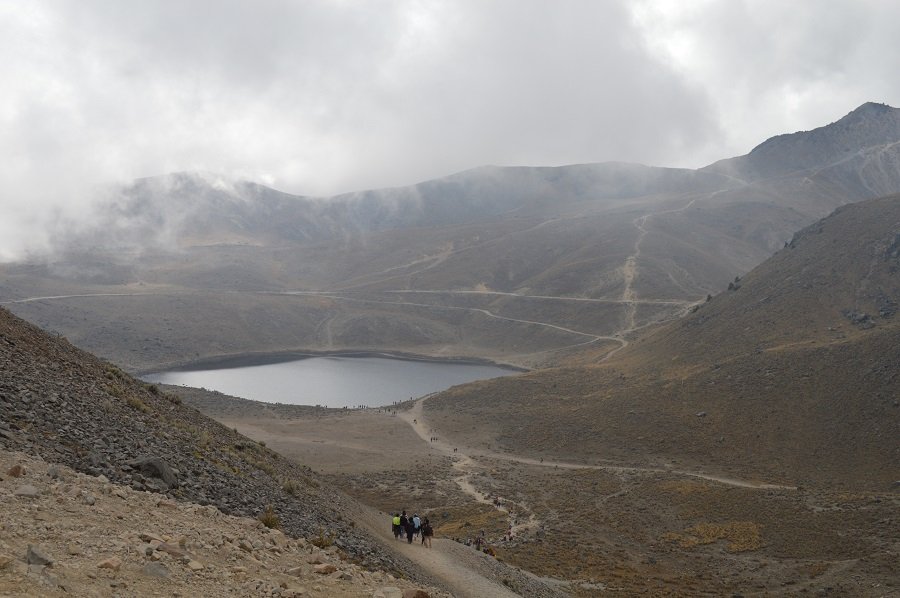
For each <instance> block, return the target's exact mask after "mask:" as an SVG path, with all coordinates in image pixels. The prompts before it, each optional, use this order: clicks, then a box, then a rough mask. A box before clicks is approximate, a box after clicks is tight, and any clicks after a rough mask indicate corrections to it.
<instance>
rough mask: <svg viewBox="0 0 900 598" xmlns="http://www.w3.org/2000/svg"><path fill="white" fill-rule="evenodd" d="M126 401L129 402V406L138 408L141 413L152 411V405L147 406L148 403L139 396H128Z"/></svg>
mask: <svg viewBox="0 0 900 598" xmlns="http://www.w3.org/2000/svg"><path fill="white" fill-rule="evenodd" d="M125 402H126V403H128V406H129V407H131V408H132V409H136V410H138V411H140V412H141V413H150V407H147V404H146V403H144V401H142V400H140V399H139V398H137V397H128V398H127V399H125Z"/></svg>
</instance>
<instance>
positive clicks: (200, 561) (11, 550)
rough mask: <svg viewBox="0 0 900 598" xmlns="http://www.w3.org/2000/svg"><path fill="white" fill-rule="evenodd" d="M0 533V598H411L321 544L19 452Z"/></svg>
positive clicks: (403, 584) (6, 486)
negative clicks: (292, 537)
mask: <svg viewBox="0 0 900 598" xmlns="http://www.w3.org/2000/svg"><path fill="white" fill-rule="evenodd" d="M14 468H17V469H14ZM0 532H2V533H0V595H2V596H263V595H265V596H281V597H284V598H288V597H291V596H339V597H363V596H365V597H374V596H379V597H382V598H389V597H393V598H401V596H403V595H404V594H403V591H404V590H415V589H421V588H416V586H413V585H412V584H410V583H409V582H407V581H404V580H398V579H394V578H393V577H392V576H390V575H389V574H386V573H382V572H372V571H367V570H365V569H362V568H360V567H358V566H356V565H354V564H352V563H350V562H347V561H345V560H343V558H342V556H341V555H340V554H339V553H338V552H337V550H336V549H335V547H333V546H330V547H329V546H328V545H327V544H328V543H327V541H320V540H321V539H317V538H311V539H309V541H307V540H306V539H291V538H288V537H287V536H285V535H284V534H282V533H281V532H279V531H277V530H274V529H268V528H267V527H265V526H264V525H262V523H261V522H260V521H258V520H255V519H247V518H239V517H230V516H227V515H223V514H222V513H221V512H219V511H218V509H216V508H215V507H212V506H206V507H202V506H199V505H195V504H190V503H175V502H173V501H170V500H168V499H166V498H165V497H164V496H162V495H159V494H154V493H149V492H135V491H133V490H131V489H130V488H125V487H122V486H117V485H115V484H110V483H109V482H108V481H106V480H104V479H103V478H100V477H91V476H87V475H84V474H80V473H75V472H73V471H72V470H71V469H68V468H66V467H62V466H55V465H49V464H47V463H45V462H44V461H42V460H39V459H36V458H34V457H30V456H27V455H24V454H22V453H10V452H5V451H3V452H0ZM317 543H318V544H319V546H317V545H316V544H317ZM42 559H43V560H42ZM427 590H428V594H429V595H431V596H446V594H445V593H443V592H441V591H439V590H435V589H434V588H427Z"/></svg>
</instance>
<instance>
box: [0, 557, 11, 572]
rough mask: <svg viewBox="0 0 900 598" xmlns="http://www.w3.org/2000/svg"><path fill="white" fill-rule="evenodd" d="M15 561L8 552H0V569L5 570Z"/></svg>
mask: <svg viewBox="0 0 900 598" xmlns="http://www.w3.org/2000/svg"><path fill="white" fill-rule="evenodd" d="M11 562H13V558H12V557H11V556H9V555H8V554H0V571H3V570H4V569H6V568H7V567H9V564H10V563H11Z"/></svg>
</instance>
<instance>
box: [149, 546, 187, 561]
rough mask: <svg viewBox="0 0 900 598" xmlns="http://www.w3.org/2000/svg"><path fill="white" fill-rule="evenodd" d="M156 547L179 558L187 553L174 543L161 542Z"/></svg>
mask: <svg viewBox="0 0 900 598" xmlns="http://www.w3.org/2000/svg"><path fill="white" fill-rule="evenodd" d="M156 549H157V550H158V551H160V552H165V553H166V554H170V555H172V556H174V557H175V558H181V557H183V556H185V555H186V554H187V553H186V552H185V551H183V550H182V549H181V548H179V547H178V546H175V545H174V544H169V543H168V542H163V543H162V544H160V545H159V546H157V547H156Z"/></svg>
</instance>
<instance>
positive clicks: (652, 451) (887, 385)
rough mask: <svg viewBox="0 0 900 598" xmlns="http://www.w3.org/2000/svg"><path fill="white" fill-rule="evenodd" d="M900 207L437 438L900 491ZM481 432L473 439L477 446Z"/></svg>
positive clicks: (490, 403)
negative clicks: (453, 436)
mask: <svg viewBox="0 0 900 598" xmlns="http://www.w3.org/2000/svg"><path fill="white" fill-rule="evenodd" d="M898 309H900V196H891V197H886V198H881V199H877V200H870V201H866V202H861V203H857V204H851V205H848V206H846V207H844V208H841V209H839V210H837V211H836V212H835V213H834V214H832V215H831V216H830V217H828V218H825V219H823V220H821V221H820V222H817V223H815V224H813V225H811V226H809V227H807V228H806V229H804V230H803V231H801V232H799V233H798V234H797V235H795V237H794V238H793V240H792V241H791V242H790V243H789V244H788V245H787V246H786V247H785V248H784V249H783V250H781V251H780V252H778V253H777V254H776V255H775V256H773V257H772V258H771V259H769V260H768V261H766V262H765V263H763V264H762V265H761V266H759V267H758V268H756V269H755V270H753V271H752V272H751V273H750V274H748V275H747V276H745V277H744V278H743V279H736V280H735V281H733V282H732V284H731V286H730V290H728V291H725V292H723V293H721V294H720V295H718V296H716V297H713V298H712V299H711V300H710V301H708V302H707V303H705V304H703V305H701V306H699V307H698V308H697V309H696V311H695V312H694V313H692V314H690V315H689V316H688V317H686V318H684V319H682V320H680V321H677V322H673V323H671V324H670V325H667V326H664V327H662V328H661V329H659V330H657V331H656V332H655V333H653V334H649V335H647V336H645V337H643V338H641V339H639V340H637V341H636V342H633V343H632V344H631V345H629V346H628V347H627V348H626V349H624V350H622V351H620V352H618V353H617V354H615V355H614V356H613V357H612V358H611V359H609V360H607V361H605V362H600V363H597V364H596V365H593V366H588V367H579V368H576V367H572V368H565V369H555V370H546V371H541V372H535V373H532V374H527V375H523V376H517V377H511V378H506V379H499V380H492V381H486V382H480V383H475V384H473V385H468V386H462V387H457V388H455V389H451V390H450V391H447V392H445V393H443V394H441V395H439V396H437V397H435V398H432V399H429V400H428V401H427V402H426V403H425V405H424V407H425V415H426V417H427V418H428V420H429V421H433V422H434V423H435V425H436V427H440V428H442V429H447V428H448V427H449V428H450V429H455V430H458V431H460V441H461V442H473V443H484V442H496V443H499V445H500V447H501V448H509V449H511V450H513V451H515V452H520V453H526V454H535V455H538V454H539V455H542V456H544V455H554V456H557V458H560V459H572V458H580V459H583V460H587V461H596V460H597V458H598V456H600V457H601V458H604V459H612V460H615V461H617V462H626V463H629V462H631V463H635V462H638V463H645V464H649V465H653V466H658V465H664V464H670V465H674V466H675V467H676V468H679V469H689V468H694V469H704V468H705V469H707V470H709V469H712V471H718V472H721V473H723V474H726V475H727V474H731V475H738V476H742V477H745V478H747V479H762V480H764V481H770V482H782V483H789V484H801V485H807V484H810V485H822V486H828V487H842V488H857V489H869V490H874V491H884V490H888V491H890V490H891V489H898V488H900V486H898V485H897V484H896V482H897V480H900V470H898V467H897V464H898V463H900V399H898V397H900V315H898V313H897V312H898ZM467 430H471V431H470V432H466V431H467Z"/></svg>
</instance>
